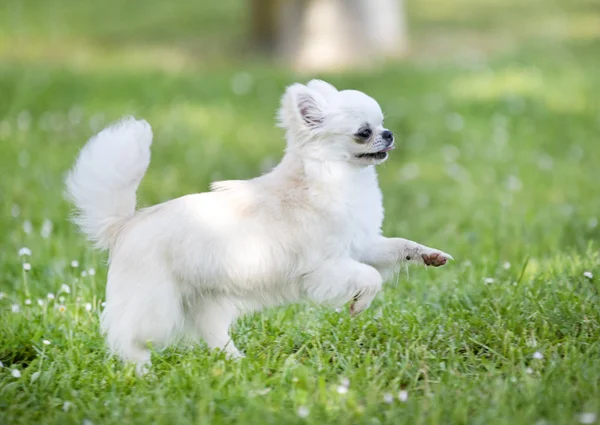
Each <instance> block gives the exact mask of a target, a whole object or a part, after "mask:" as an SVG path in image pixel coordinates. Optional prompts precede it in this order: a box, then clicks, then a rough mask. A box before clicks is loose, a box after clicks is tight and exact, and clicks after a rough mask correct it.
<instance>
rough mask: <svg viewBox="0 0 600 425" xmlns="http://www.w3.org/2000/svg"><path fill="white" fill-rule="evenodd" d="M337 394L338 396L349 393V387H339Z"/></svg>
mask: <svg viewBox="0 0 600 425" xmlns="http://www.w3.org/2000/svg"><path fill="white" fill-rule="evenodd" d="M337 392H338V394H346V393H347V392H348V387H345V386H344V385H339V386H338V387H337Z"/></svg>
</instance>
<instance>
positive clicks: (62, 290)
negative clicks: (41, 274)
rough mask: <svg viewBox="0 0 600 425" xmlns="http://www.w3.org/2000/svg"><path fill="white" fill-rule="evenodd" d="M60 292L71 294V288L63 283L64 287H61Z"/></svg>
mask: <svg viewBox="0 0 600 425" xmlns="http://www.w3.org/2000/svg"><path fill="white" fill-rule="evenodd" d="M60 292H64V293H65V294H70V293H71V288H69V285H67V284H66V283H63V284H62V285H60Z"/></svg>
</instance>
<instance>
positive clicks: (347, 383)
mask: <svg viewBox="0 0 600 425" xmlns="http://www.w3.org/2000/svg"><path fill="white" fill-rule="evenodd" d="M341 385H342V386H343V387H346V388H348V387H349V386H350V380H349V379H348V378H342V382H341Z"/></svg>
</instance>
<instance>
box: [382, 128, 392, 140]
mask: <svg viewBox="0 0 600 425" xmlns="http://www.w3.org/2000/svg"><path fill="white" fill-rule="evenodd" d="M381 137H382V139H383V140H385V141H386V142H390V143H391V142H393V141H394V133H392V132H391V131H390V130H385V131H384V132H383V133H381Z"/></svg>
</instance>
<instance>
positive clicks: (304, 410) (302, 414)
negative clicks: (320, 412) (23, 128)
mask: <svg viewBox="0 0 600 425" xmlns="http://www.w3.org/2000/svg"><path fill="white" fill-rule="evenodd" d="M296 413H297V414H298V416H300V417H301V418H307V417H308V415H309V414H310V410H308V407H306V406H300V407H298V410H297V412H296Z"/></svg>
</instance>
